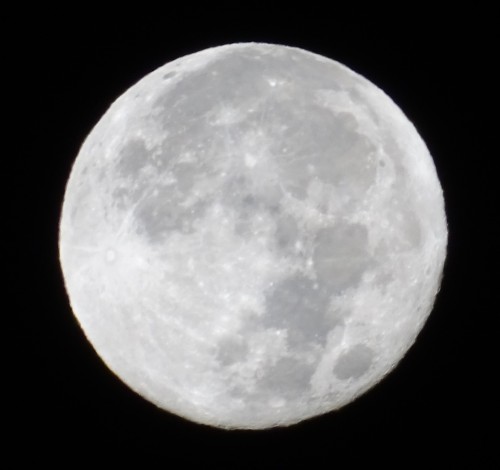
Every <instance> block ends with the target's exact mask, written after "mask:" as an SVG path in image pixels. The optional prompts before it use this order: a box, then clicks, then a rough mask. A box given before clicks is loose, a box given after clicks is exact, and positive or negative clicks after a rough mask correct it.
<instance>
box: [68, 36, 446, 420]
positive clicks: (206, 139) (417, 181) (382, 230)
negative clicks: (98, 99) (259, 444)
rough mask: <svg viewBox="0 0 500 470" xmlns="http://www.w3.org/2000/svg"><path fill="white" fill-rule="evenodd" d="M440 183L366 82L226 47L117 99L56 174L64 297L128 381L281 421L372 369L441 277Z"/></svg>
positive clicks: (188, 412)
mask: <svg viewBox="0 0 500 470" xmlns="http://www.w3.org/2000/svg"><path fill="white" fill-rule="evenodd" d="M446 242H447V228H446V217H445V212H444V204H443V196H442V191H441V187H440V184H439V181H438V178H437V176H436V171H435V168H434V164H433V161H432V159H431V157H430V155H429V152H428V150H427V148H426V146H425V144H424V142H423V141H422V139H421V138H420V137H419V135H418V133H417V132H416V130H415V128H414V127H413V125H412V124H411V123H410V122H409V121H408V119H407V118H406V117H405V116H404V115H403V113H402V112H401V110H400V109H399V108H398V107H397V106H396V105H395V104H394V103H393V102H392V101H391V99H390V98H388V97H387V96H386V95H385V94H384V93H383V92H382V91H381V90H380V89H378V88H377V87H376V86H374V85H373V84H371V83H370V82H369V81H367V80H366V79H364V78H363V77H361V76H360V75H358V74H356V73H354V72H352V71H351V70H349V69H348V68H346V67H345V66H343V65H341V64H339V63H338V62H335V61H333V60H330V59H327V58H324V57H321V56H319V55H316V54H313V53H310V52H307V51H304V50H300V49H296V48H291V47H284V46H276V45H269V44H253V43H252V44H233V45H228V46H222V47H217V48H213V49H208V50H205V51H201V52H198V53H196V54H192V55H189V56H186V57H183V58H181V59H178V60H175V61H174V62H171V63H169V64H166V65H165V66H163V67H161V68H159V69H158V70H156V71H154V72H153V73H151V74H149V75H148V76H146V77H145V78H144V79H142V80H141V81H139V82H138V83H137V84H136V85H134V86H132V87H131V88H130V89H129V90H128V91H127V92H126V93H124V94H123V95H122V96H121V97H120V98H118V99H117V100H116V102H115V103H113V105H112V106H111V108H110V109H109V110H108V111H107V112H106V114H105V115H104V116H103V118H102V119H101V120H100V121H99V123H98V124H97V125H96V127H95V128H94V129H93V130H92V132H91V133H90V135H89V136H88V138H87V140H86V141H85V143H84V145H83V146H82V149H81V151H80V154H79V155H78V158H77V159H76V161H75V164H74V167H73V170H72V172H71V176H70V179H69V182H68V186H67V190H66V194H65V198H64V205H63V211H62V217H61V225H60V258H61V264H62V268H63V273H64V279H65V282H66V288H67V291H68V294H69V298H70V301H71V305H72V308H73V311H74V313H75V315H76V317H77V318H78V321H79V322H80V324H81V326H82V328H83V330H84V332H85V334H86V335H87V337H88V339H89V340H90V342H91V343H92V345H93V346H94V348H95V349H96V351H97V352H98V354H99V355H100V356H101V357H102V359H103V360H104V361H105V362H106V364H107V365H108V366H109V368H110V369H111V370H112V371H114V372H115V373H116V374H117V375H118V376H119V377H120V378H121V379H122V380H123V381H124V382H125V383H127V384H128V385H129V386H130V387H131V388H132V389H134V390H135V391H136V392H138V393H139V394H141V395H142V396H144V397H145V398H147V399H148V400H150V401H152V402H153V403H155V404H157V405H158V406H160V407H161V408H164V409H165V410H168V411H170V412H172V413H176V414H178V415H180V416H183V417H185V418H188V419H191V420H193V421H196V422H199V423H205V424H210V425H214V426H221V427H236V428H266V427H270V426H275V425H288V424H292V423H296V422H298V421H300V420H303V419H306V418H309V417H312V416H315V415H318V414H321V413H325V412H328V411H330V410H333V409H336V408H339V407H341V406H343V405H345V404H346V403H348V402H350V401H352V400H353V399H354V398H356V397H357V396H358V395H360V394H361V393H363V392H364V391H366V390H367V389H369V388H370V387H372V386H373V385H374V384H375V383H377V382H378V381H379V380H380V379H381V378H382V377H383V376H384V375H385V374H387V373H388V372H389V371H390V370H391V369H392V368H393V367H394V366H395V364H397V362H398V361H399V360H400V359H401V358H402V357H403V355H404V354H405V352H406V351H407V350H408V348H409V347H410V346H411V344H412V343H413V341H414V340H415V337H416V335H417V334H418V332H419V331H420V329H421V328H422V325H423V323H424V322H425V320H426V318H427V316H428V315H429V313H430V311H431V309H432V305H433V302H434V298H435V296H436V293H437V291H438V289H439V283H440V277H441V273H442V268H443V263H444V259H445V254H446Z"/></svg>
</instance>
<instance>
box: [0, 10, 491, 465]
mask: <svg viewBox="0 0 500 470" xmlns="http://www.w3.org/2000/svg"><path fill="white" fill-rule="evenodd" d="M224 3H225V2H219V3H217V4H214V5H212V6H204V7H198V6H193V5H186V6H185V7H179V8H176V9H175V11H170V12H169V11H168V7H166V6H165V7H164V9H163V10H162V11H161V12H160V11H158V12H152V13H149V14H146V13H144V12H139V13H137V14H135V13H134V12H133V11H128V12H125V11H122V12H119V13H118V12H116V14H114V15H109V16H107V17H106V18H104V17H103V16H102V12H100V11H88V10H85V11H84V10H83V8H81V9H79V8H77V7H75V8H74V10H71V11H70V10H67V11H62V10H57V11H56V10H54V11H53V12H51V11H49V10H45V9H44V10H43V11H42V10H41V11H40V12H36V11H34V10H30V13H29V15H28V14H27V12H21V13H19V15H20V16H17V15H14V14H12V17H11V20H12V24H13V25H14V28H13V31H15V34H14V33H13V34H12V37H11V38H10V40H9V47H8V48H7V49H8V51H7V57H8V59H7V60H9V62H10V59H11V58H12V65H10V64H9V67H8V68H7V71H6V72H4V73H5V74H6V75H7V76H8V78H9V79H10V80H12V82H13V83H12V85H11V86H9V88H8V89H7V90H6V94H7V95H8V96H7V98H8V99H13V100H14V103H15V111H14V114H13V116H14V119H13V120H12V121H11V122H12V123H14V125H13V135H10V136H9V135H7V136H6V137H7V139H8V140H10V141H11V142H13V148H14V158H11V156H10V155H9V154H5V155H4V157H3V161H4V164H5V163H6V164H7V171H4V184H5V183H6V185H7V195H8V199H7V204H6V206H7V211H8V212H7V214H8V216H7V217H8V218H7V223H6V228H5V230H4V231H5V232H6V233H7V237H8V239H9V244H8V247H7V250H6V251H7V253H6V259H7V276H6V279H7V284H6V286H7V287H6V289H5V291H6V294H7V298H8V299H11V300H8V303H7V304H8V308H7V309H6V310H5V311H4V312H3V314H4V318H6V319H7V327H6V328H5V327H4V329H3V331H4V337H5V340H4V343H6V346H7V352H6V353H4V354H5V356H4V361H5V362H6V363H7V373H6V374H4V385H3V388H4V390H6V391H7V400H6V401H4V406H5V408H6V410H5V412H4V418H3V419H2V422H3V426H4V432H5V433H6V436H7V441H6V442H5V438H4V444H6V449H7V453H12V455H13V456H15V458H16V459H18V462H28V461H33V462H39V463H50V462H53V463H58V464H63V465H64V467H68V468H70V467H72V466H73V464H74V463H83V461H86V460H87V459H88V460H89V461H90V462H94V464H95V465H98V464H99V462H100V459H101V457H102V458H104V459H106V460H109V461H110V462H116V463H118V462H119V461H122V460H125V462H131V461H132V460H138V461H143V468H149V465H164V466H167V467H168V468H189V467H190V466H191V465H195V464H199V465H203V466H204V467H205V468H221V469H222V468H228V469H240V468H241V469H247V468H248V469H259V468H274V469H281V468H288V467H293V466H296V467H297V468H322V467H326V468H345V467H346V466H347V465H350V466H352V467H353V468H364V466H365V465H370V466H374V467H377V466H382V465H383V466H385V467H389V468H392V467H394V468H417V466H420V465H425V466H426V467H429V468H433V467H434V466H436V468H437V466H438V465H439V464H441V465H442V466H441V468H481V469H482V468H497V467H496V466H497V465H499V464H500V460H499V457H498V435H495V434H494V431H492V429H497V427H498V426H497V419H498V416H496V417H495V414H496V412H497V411H498V405H497V402H496V399H497V398H498V393H496V394H495V395H494V394H493V392H492V390H493V383H494V380H495V379H496V377H495V376H496V374H498V370H499V368H498V359H499V356H498V347H497V345H498V344H500V343H499V340H498V328H495V327H494V325H493V319H494V318H495V319H496V318H497V316H498V308H495V305H496V302H494V301H493V296H494V295H495V293H496V290H495V287H496V284H498V274H497V273H496V270H495V269H494V266H495V264H496V263H498V246H497V245H494V241H496V240H498V239H499V233H498V227H499V225H500V224H499V222H498V207H497V203H498V179H497V178H498V177H497V174H496V173H495V170H497V169H498V162H497V155H498V146H497V145H496V146H495V147H494V150H493V145H492V138H491V136H493V135H495V136H496V135H497V134H498V130H497V129H493V125H492V124H493V122H492V121H490V120H491V119H492V114H493V112H492V109H494V108H495V107H497V106H498V99H497V98H498V93H496V92H495V91H494V90H495V88H497V87H498V84H497V83H496V82H497V75H495V72H494V71H493V70H494V69H493V67H494V58H495V57H494V52H493V42H494V32H495V31H494V29H493V28H494V27H495V28H497V27H496V25H493V24H492V21H491V16H492V14H491V12H488V11H481V10H479V7H475V8H474V9H472V10H470V11H466V10H463V11H459V10H456V11H455V10H454V11H449V12H448V13H447V15H446V16H444V15H443V16H442V17H440V18H438V17H437V13H436V12H435V11H433V10H425V9H424V7H423V6H422V7H420V8H421V10H420V12H419V13H418V15H417V13H415V12H414V11H412V7H410V6H405V7H404V9H403V8H402V7H401V8H400V9H399V10H398V9H393V10H390V18H391V20H389V19H388V18H386V19H385V20H384V21H382V16H383V15H382V14H381V13H380V12H379V13H378V15H379V16H380V17H381V18H380V19H379V18H377V14H376V13H375V12H374V13H373V15H372V14H368V13H367V14H366V15H365V17H364V18H358V16H359V13H360V12H356V11H351V12H350V13H349V14H347V13H342V12H340V11H338V12H337V11H335V8H334V7H333V6H328V8H327V7H323V6H317V7H314V6H313V5H311V4H307V3H306V4H304V5H302V6H301V7H293V6H291V2H290V4H289V5H288V6H287V5H286V4H284V6H283V7H282V8H278V7H276V6H273V7H271V6H270V5H268V4H267V3H272V2H262V4H260V5H252V6H251V7H250V6H248V7H244V6H238V5H236V6H232V7H228V6H225V5H224ZM227 3H228V2H227ZM318 4H319V2H318ZM216 5H218V6H216ZM122 8H125V7H122ZM136 8H137V5H136ZM359 8H360V9H361V5H359ZM417 16H418V17H417ZM244 41H257V42H270V43H280V44H286V45H291V46H297V47H301V48H304V49H307V50H310V51H313V52H316V53H319V54H322V55H324V56H327V57H331V58H333V59H335V60H337V61H339V62H341V63H344V64H345V65H347V66H348V67H350V68H351V69H353V70H355V71H356V72H358V73H360V74H362V75H363V76H365V77H366V78H368V79H369V80H370V81H372V82H373V83H375V84H376V85H378V86H379V87H380V88H382V89H383V90H384V91H385V92H386V93H387V94H388V95H389V96H390V97H392V99H393V100H394V101H395V102H396V103H397V104H398V105H399V106H400V107H401V109H402V110H403V111H404V112H405V114H406V115H407V116H408V117H409V119H410V120H411V121H412V122H413V123H414V124H415V126H416V128H417V129H418V131H419V133H420V135H421V136H422V137H423V139H424V140H425V142H426V143H427V146H428V147H429V149H430V152H431V154H432V155H433V158H434V161H435V165H436V168H437V172H438V175H439V178H440V180H441V183H442V186H443V189H444V194H445V200H446V210H447V216H448V224H449V231H450V238H449V250H448V252H449V253H448V258H447V262H446V266H445V273H444V280H443V284H442V289H441V292H440V294H439V296H438V298H437V302H436V305H435V309H434V311H433V313H432V314H431V316H430V318H429V320H428V322H427V324H426V325H425V327H424V329H423V330H422V332H421V334H420V335H419V337H418V339H417V342H416V343H415V345H414V346H413V347H412V348H411V350H410V351H409V352H408V354H407V355H406V356H405V358H404V359H403V360H402V361H401V363H400V364H399V366H398V367H397V368H396V369H395V370H394V372H393V373H392V374H391V375H389V376H388V377H387V378H386V379H385V380H384V381H383V382H381V383H380V384H379V385H378V386H377V387H376V388H374V389H372V390H371V391H369V392H368V393H366V394H365V395H363V396H362V397H361V398H359V399H358V400H357V401H355V402H354V403H352V404H350V405H348V406H347V407H345V408H343V409H342V410H340V411H338V412H334V413H330V414H328V415H324V416H321V417H318V418H314V419H311V420H309V421H306V422H303V423H301V424H299V425H296V426H293V427H290V428H281V429H273V430H269V431H251V432H250V431H231V432H228V431H222V430H217V429H212V428H209V427H206V426H200V425H197V424H194V423H191V422H188V421H185V420H183V419H181V418H178V417H176V416H173V415H170V414H168V413H166V412H163V411H160V410H158V409H157V408H155V407H154V406H153V405H151V404H150V403H148V402H146V401H145V400H143V399H142V398H140V397H139V396H137V395H136V394H135V393H133V392H132V391H130V390H129V389H128V388H127V387H126V386H125V385H124V384H123V383H121V382H120V380H119V379H117V378H116V377H115V376H114V375H113V374H112V373H110V372H109V370H108V369H107V368H106V367H105V366H104V364H103V363H102V362H101V360H100V359H99V358H98V356H97V355H96V354H95V352H94V351H93V349H92V347H91V346H90V344H89V343H88V342H87V341H86V339H85V338H84V335H83V333H82V331H81V330H80V328H79V326H78V325H77V323H76V321H75V319H74V317H73V315H72V312H71V310H70V307H69V303H68V299H67V296H66V294H65V291H64V287H63V280H62V275H61V271H60V268H59V262H58V252H57V226H58V219H59V214H60V209H61V203H62V198H63V194H64V187H65V183H66V180H67V178H68V175H69V171H70V169H71V165H72V162H73V160H74V158H75V157H76V155H77V153H78V150H79V147H80V145H81V143H82V142H83V140H84V139H85V137H86V136H87V134H88V133H89V132H90V130H91V129H92V127H93V126H94V124H95V123H96V122H97V121H98V120H99V118H100V117H101V116H102V114H103V113H104V112H105V110H106V109H107V108H108V107H109V105H110V104H111V103H112V102H113V101H114V100H115V99H116V98H117V97H118V96H119V95H120V94H122V93H123V92H124V91H125V90H126V89H127V88H128V87H129V86H131V85H132V84H133V83H135V82H136V81H137V80H139V79H140V78H142V77H143V76H144V75H145V74H147V73H148V72H150V71H152V70H154V69H156V68H157V67H159V66H161V65H163V64H164V63H166V62H168V61H171V60H173V59H175V58H178V57H181V56H183V55H186V54H188V53H192V52H196V51H198V50H201V49H205V48H207V47H211V46H216V45H222V44H226V43H232V42H244ZM10 80H9V81H10ZM495 98H496V99H495ZM494 101H496V102H494ZM495 121H497V122H498V118H495ZM9 132H10V131H9ZM493 133H495V134H493ZM11 165H12V168H11V167H10V166H11ZM494 286H495V287H494ZM495 311H496V312H497V313H496V314H495ZM495 447H497V449H495Z"/></svg>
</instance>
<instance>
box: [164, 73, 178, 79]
mask: <svg viewBox="0 0 500 470" xmlns="http://www.w3.org/2000/svg"><path fill="white" fill-rule="evenodd" d="M176 75H177V73H176V72H168V73H166V74H165V75H163V77H162V78H163V80H168V79H169V78H172V77H175V76H176Z"/></svg>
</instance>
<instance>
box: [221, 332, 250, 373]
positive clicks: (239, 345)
mask: <svg viewBox="0 0 500 470" xmlns="http://www.w3.org/2000/svg"><path fill="white" fill-rule="evenodd" d="M247 355H248V345H247V343H246V342H245V341H244V340H242V339H240V338H232V337H227V338H223V339H221V340H219V342H218V344H217V353H216V359H217V361H218V362H219V363H220V364H221V365H222V366H230V365H232V364H234V363H236V362H242V361H244V360H245V359H246V357H247Z"/></svg>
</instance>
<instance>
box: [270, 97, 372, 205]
mask: <svg viewBox="0 0 500 470" xmlns="http://www.w3.org/2000/svg"><path fill="white" fill-rule="evenodd" d="M285 109H286V113H287V114H285V115H284V116H283V117H282V118H281V119H282V120H283V122H286V123H287V124H286V129H285V130H283V131H282V135H281V138H280V140H278V141H277V142H276V143H275V145H274V146H273V147H271V151H272V152H273V154H275V155H277V157H278V161H279V166H280V169H281V171H282V173H283V181H284V186H285V188H287V189H288V190H290V191H291V193H292V194H293V195H294V196H295V197H297V198H299V199H304V198H305V197H306V196H307V187H308V184H309V181H310V180H311V177H317V178H319V179H320V180H322V181H323V182H324V183H326V184H332V185H335V186H336V187H337V189H338V190H339V191H340V192H341V193H344V194H345V195H346V196H348V197H350V198H353V199H355V200H360V199H362V198H363V197H364V196H365V193H366V191H367V190H368V188H369V187H370V186H371V185H372V184H373V183H374V182H375V176H376V172H377V166H376V161H375V159H374V157H373V154H374V152H375V146H374V144H373V143H371V142H370V140H369V139H368V138H367V137H365V136H364V135H361V134H359V133H358V131H357V130H356V125H355V124H354V122H356V119H355V117H354V116H351V118H350V119H347V120H346V119H345V117H344V115H345V114H346V113H339V114H338V115H336V114H334V113H332V112H331V111H330V110H329V109H327V108H325V107H323V106H319V105H317V104H310V103H309V104H307V105H305V104H304V105H303V107H302V108H301V107H300V105H297V106H296V107H293V108H292V110H293V112H290V110H289V107H288V108H286V107H285ZM283 112H285V111H283ZM304 114H307V115H310V116H311V119H308V120H307V121H304V120H303V118H302V116H303V115H304ZM281 141H283V142H286V148H285V149H286V150H287V151H286V153H284V151H283V147H282V144H281Z"/></svg>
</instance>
